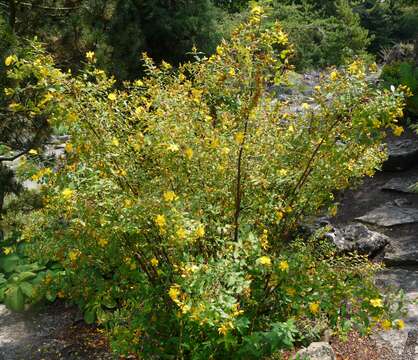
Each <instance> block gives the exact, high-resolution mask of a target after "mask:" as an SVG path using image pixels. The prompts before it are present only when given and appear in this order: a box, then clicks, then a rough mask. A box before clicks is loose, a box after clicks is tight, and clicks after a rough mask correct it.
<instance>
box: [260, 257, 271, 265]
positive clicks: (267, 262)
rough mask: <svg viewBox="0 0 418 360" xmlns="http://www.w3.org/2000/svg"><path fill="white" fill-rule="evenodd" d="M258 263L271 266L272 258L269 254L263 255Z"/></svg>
mask: <svg viewBox="0 0 418 360" xmlns="http://www.w3.org/2000/svg"><path fill="white" fill-rule="evenodd" d="M257 263H258V264H260V265H263V266H270V265H271V259H270V258H269V257H268V256H262V257H259V258H258V259H257Z"/></svg>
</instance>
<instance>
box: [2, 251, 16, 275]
mask: <svg viewBox="0 0 418 360" xmlns="http://www.w3.org/2000/svg"><path fill="white" fill-rule="evenodd" d="M19 260H20V258H19V256H18V255H16V254H11V255H6V256H1V257H0V269H3V270H4V271H5V272H6V273H10V272H12V271H14V270H15V269H16V267H17V265H18V264H19Z"/></svg>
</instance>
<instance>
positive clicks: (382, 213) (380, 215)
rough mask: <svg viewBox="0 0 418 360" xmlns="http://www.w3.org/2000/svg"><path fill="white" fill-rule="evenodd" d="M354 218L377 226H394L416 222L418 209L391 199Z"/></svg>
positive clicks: (417, 220)
mask: <svg viewBox="0 0 418 360" xmlns="http://www.w3.org/2000/svg"><path fill="white" fill-rule="evenodd" d="M356 220H358V221H361V222H365V223H368V224H373V225H379V226H385V227H388V226H394V225H403V224H413V223H417V222H418V209H416V208H414V207H410V206H406V205H403V204H402V203H400V202H399V201H396V200H395V201H391V202H388V203H386V204H384V205H382V206H379V207H377V208H375V209H373V210H371V211H370V212H368V213H367V214H365V215H363V216H360V217H358V218H356Z"/></svg>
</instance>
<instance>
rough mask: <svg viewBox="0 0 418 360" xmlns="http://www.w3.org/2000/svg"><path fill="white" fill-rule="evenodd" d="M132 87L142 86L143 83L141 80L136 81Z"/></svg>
mask: <svg viewBox="0 0 418 360" xmlns="http://www.w3.org/2000/svg"><path fill="white" fill-rule="evenodd" d="M134 85H135V86H144V83H143V82H142V80H136V81H135V82H134Z"/></svg>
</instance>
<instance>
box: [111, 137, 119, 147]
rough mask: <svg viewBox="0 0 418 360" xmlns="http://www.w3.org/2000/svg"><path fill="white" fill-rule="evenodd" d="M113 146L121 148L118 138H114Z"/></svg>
mask: <svg viewBox="0 0 418 360" xmlns="http://www.w3.org/2000/svg"><path fill="white" fill-rule="evenodd" d="M112 145H113V146H116V147H117V146H119V140H118V139H117V138H113V139H112Z"/></svg>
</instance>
